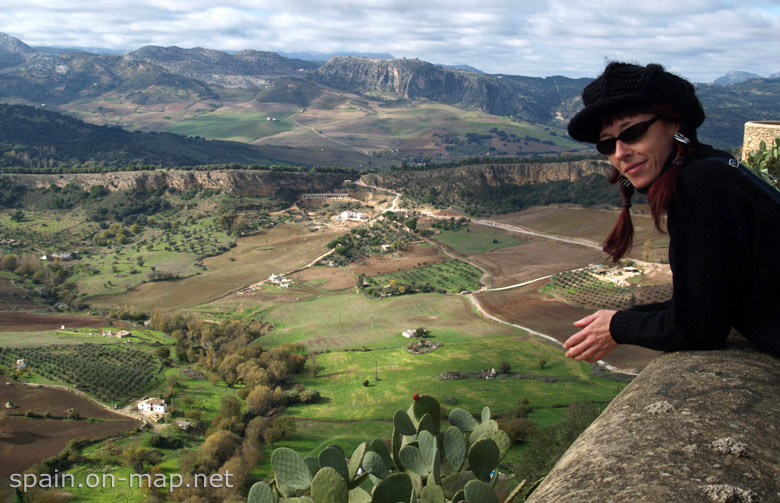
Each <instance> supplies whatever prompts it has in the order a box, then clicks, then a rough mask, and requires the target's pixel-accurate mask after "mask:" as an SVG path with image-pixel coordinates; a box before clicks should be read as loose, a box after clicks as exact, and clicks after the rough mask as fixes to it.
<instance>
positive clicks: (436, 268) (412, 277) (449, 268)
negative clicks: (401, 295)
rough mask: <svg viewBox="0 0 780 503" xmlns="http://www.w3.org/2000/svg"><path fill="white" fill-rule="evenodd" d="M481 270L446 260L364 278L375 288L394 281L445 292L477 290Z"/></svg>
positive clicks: (406, 285) (406, 286) (460, 262)
mask: <svg viewBox="0 0 780 503" xmlns="http://www.w3.org/2000/svg"><path fill="white" fill-rule="evenodd" d="M481 277H482V271H480V270H479V269H477V268H476V267H474V266H472V265H470V264H467V263H466V262H463V261H462V260H448V261H447V262H439V263H438V264H434V265H429V266H423V267H418V268H416V269H411V270H408V271H400V272H393V273H390V274H382V275H380V276H372V277H370V278H366V282H367V283H369V284H371V285H373V286H374V287H377V288H382V287H383V286H384V285H388V284H392V282H393V281H395V282H396V283H397V284H398V285H403V286H404V287H405V288H409V287H411V288H414V286H415V285H416V286H418V287H419V286H422V285H430V286H432V287H434V288H437V289H441V290H446V291H447V292H460V291H463V290H479V288H480V286H481V285H480V283H479V279H480V278H481Z"/></svg>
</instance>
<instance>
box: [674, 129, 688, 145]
mask: <svg viewBox="0 0 780 503" xmlns="http://www.w3.org/2000/svg"><path fill="white" fill-rule="evenodd" d="M673 138H674V139H675V140H677V141H679V142H680V143H682V144H684V145H687V144H688V143H689V142H690V141H691V140H690V139H689V138H688V137H687V136H685V135H684V134H682V133H681V132H679V131H677V132H676V133H674V136H673Z"/></svg>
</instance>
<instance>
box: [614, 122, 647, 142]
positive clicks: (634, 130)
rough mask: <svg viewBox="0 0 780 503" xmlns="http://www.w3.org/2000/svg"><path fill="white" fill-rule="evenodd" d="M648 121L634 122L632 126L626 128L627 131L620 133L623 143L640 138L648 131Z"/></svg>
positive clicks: (619, 136)
mask: <svg viewBox="0 0 780 503" xmlns="http://www.w3.org/2000/svg"><path fill="white" fill-rule="evenodd" d="M647 127H648V123H647V122H640V123H639V124H634V125H633V126H631V127H630V128H626V130H625V131H623V132H622V133H620V134H619V135H618V139H619V140H620V141H622V142H623V143H631V142H635V141H637V140H638V139H640V138H641V137H642V136H644V134H645V133H646V132H647Z"/></svg>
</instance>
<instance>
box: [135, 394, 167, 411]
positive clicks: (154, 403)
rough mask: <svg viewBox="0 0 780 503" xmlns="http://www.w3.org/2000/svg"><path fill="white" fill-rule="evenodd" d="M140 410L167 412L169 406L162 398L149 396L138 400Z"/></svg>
mask: <svg viewBox="0 0 780 503" xmlns="http://www.w3.org/2000/svg"><path fill="white" fill-rule="evenodd" d="M138 410H140V411H142V412H157V413H159V414H165V413H166V412H168V406H167V405H166V404H165V400H163V399H162V398H147V399H146V400H142V401H140V402H138Z"/></svg>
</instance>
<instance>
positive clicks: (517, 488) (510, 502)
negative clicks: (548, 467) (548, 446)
mask: <svg viewBox="0 0 780 503" xmlns="http://www.w3.org/2000/svg"><path fill="white" fill-rule="evenodd" d="M527 483H528V481H527V480H523V481H521V482H520V483H519V484H517V485H516V486H515V488H514V489H512V492H511V493H509V496H507V497H506V501H504V503H513V502H514V500H515V498H517V497H518V496H519V495H520V493H522V492H523V489H524V488H525V485H526V484H527ZM247 503H249V502H248V501H247Z"/></svg>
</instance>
